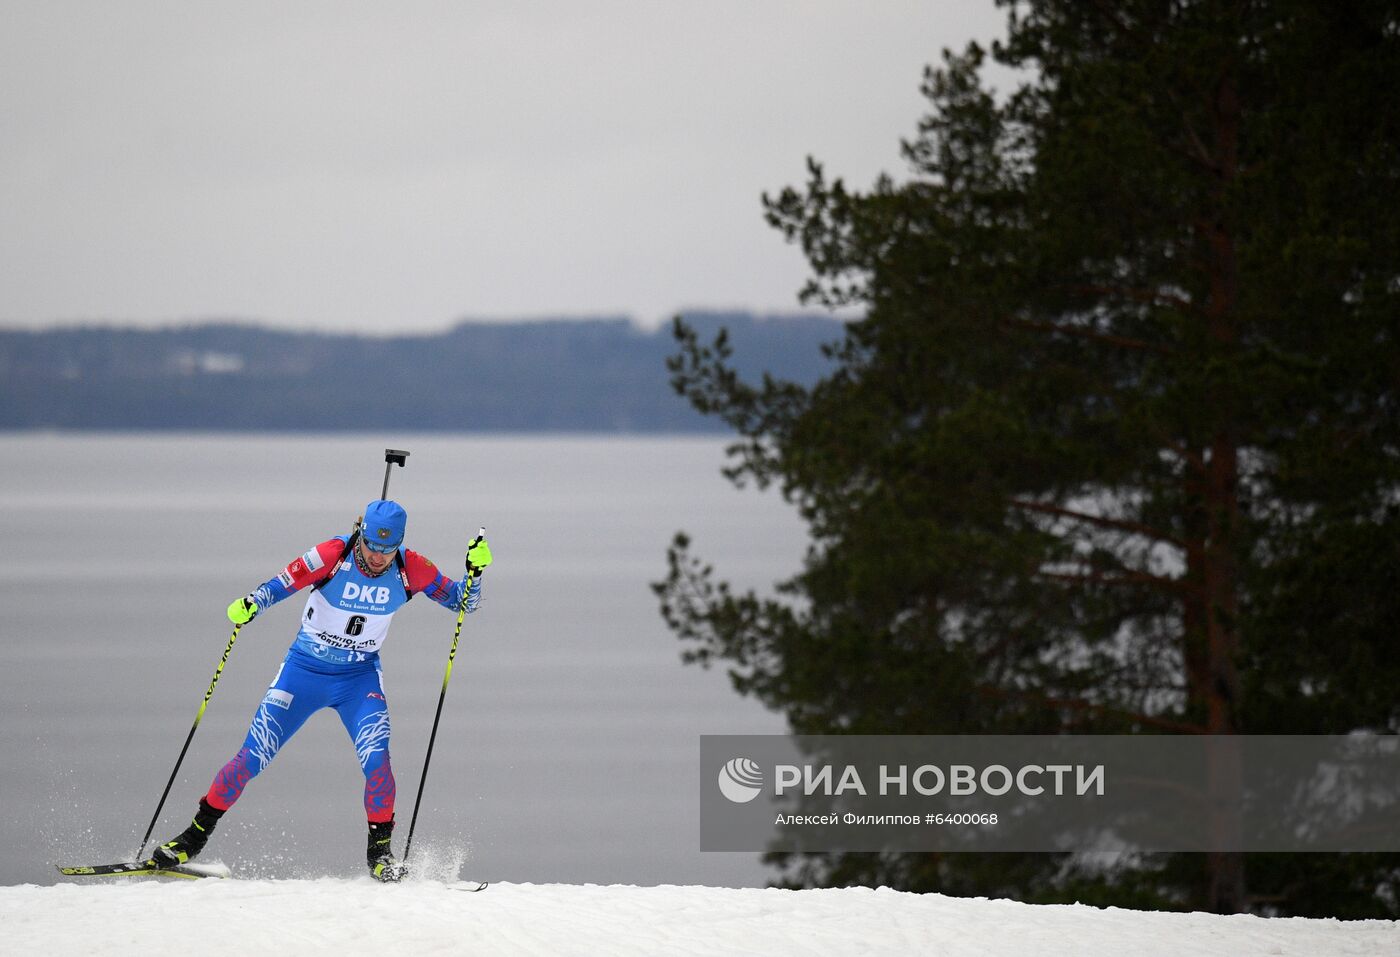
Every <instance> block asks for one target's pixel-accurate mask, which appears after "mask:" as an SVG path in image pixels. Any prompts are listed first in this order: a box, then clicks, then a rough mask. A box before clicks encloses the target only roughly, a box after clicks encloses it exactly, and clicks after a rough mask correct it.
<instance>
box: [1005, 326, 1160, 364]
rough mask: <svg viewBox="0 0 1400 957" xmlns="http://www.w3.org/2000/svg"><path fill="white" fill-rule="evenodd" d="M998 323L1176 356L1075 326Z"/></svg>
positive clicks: (1154, 346)
mask: <svg viewBox="0 0 1400 957" xmlns="http://www.w3.org/2000/svg"><path fill="white" fill-rule="evenodd" d="M1000 321H1001V324H1002V325H1003V326H1008V327H1010V328H1013V329H1027V330H1030V331H1032V332H1053V333H1059V334H1061V335H1066V336H1073V337H1075V338H1077V339H1087V340H1089V341H1090V342H1099V343H1103V344H1104V345H1110V346H1116V347H1117V348H1120V349H1130V350H1132V351H1134V352H1154V353H1156V354H1158V355H1163V356H1173V355H1176V350H1175V349H1171V348H1169V347H1167V346H1164V345H1162V344H1160V343H1156V342H1148V341H1146V340H1145V339H1132V338H1129V337H1127V336H1113V335H1109V334H1107V333H1103V332H1094V331H1093V330H1090V329H1080V328H1078V327H1076V326H1061V325H1057V324H1056V323H1053V322H1037V321H1036V320H1034V319H1002V320H1000Z"/></svg>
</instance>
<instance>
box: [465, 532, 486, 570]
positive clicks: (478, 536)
mask: <svg viewBox="0 0 1400 957" xmlns="http://www.w3.org/2000/svg"><path fill="white" fill-rule="evenodd" d="M485 537H486V526H485V525H483V526H481V527H480V528H478V529H477V530H476V538H473V539H472V540H471V544H470V545H468V546H467V574H468V575H470V574H471V573H472V561H471V553H472V549H473V548H475V547H476V546H477V545H480V544H481V540H482V539H483V538H485ZM478 574H480V572H478Z"/></svg>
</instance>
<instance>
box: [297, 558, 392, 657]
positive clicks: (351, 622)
mask: <svg viewBox="0 0 1400 957" xmlns="http://www.w3.org/2000/svg"><path fill="white" fill-rule="evenodd" d="M398 567H399V563H395V564H393V565H390V566H389V569H388V570H387V571H385V572H384V573H383V574H382V575H379V576H378V577H375V578H371V577H369V576H368V575H366V574H365V573H364V572H362V571H360V568H359V566H358V565H357V564H356V562H355V556H354V555H353V554H350V553H348V552H347V553H346V554H345V555H343V556H341V558H340V561H339V563H338V564H337V567H336V569H335V571H334V572H333V573H332V574H331V577H330V578H329V580H327V581H326V583H325V584H324V585H323V586H321V587H320V588H317V589H315V590H313V591H312V592H311V594H310V596H308V597H307V599H306V608H305V609H303V610H302V613H301V628H300V630H299V631H298V632H297V637H296V641H294V642H293V643H292V644H293V647H295V648H299V649H301V650H302V651H304V652H306V653H307V654H309V655H311V656H312V657H314V658H316V659H318V660H320V661H327V662H331V663H334V664H354V663H358V662H362V661H370V660H373V659H374V658H375V657H377V656H378V654H379V649H380V647H381V646H382V645H383V644H384V639H385V637H386V636H387V635H388V633H389V622H390V620H391V619H393V617H394V612H396V611H398V610H399V608H400V607H402V606H403V603H404V602H406V601H408V599H409V593H408V586H407V584H406V583H405V581H404V579H403V576H402V574H401V573H400V572H399V571H398Z"/></svg>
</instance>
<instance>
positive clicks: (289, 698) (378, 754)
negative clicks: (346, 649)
mask: <svg viewBox="0 0 1400 957" xmlns="http://www.w3.org/2000/svg"><path fill="white" fill-rule="evenodd" d="M304 657H305V656H303V655H301V654H300V653H299V652H297V651H292V652H291V653H290V654H288V655H287V658H286V660H285V661H283V662H282V667H281V668H279V669H278V671H277V677H275V678H273V679H272V685H271V686H270V687H269V688H268V689H267V695H266V696H265V697H264V698H263V701H262V704H260V705H258V710H257V711H256V712H255V713H254V715H253V723H252V724H251V725H250V726H249V728H248V736H247V737H246V738H244V740H243V747H242V748H240V749H239V751H238V753H237V754H235V755H234V756H233V758H232V760H230V761H229V762H228V764H225V765H224V766H223V768H222V769H221V770H220V771H219V773H218V774H216V775H215V776H214V783H213V784H212V785H210V787H209V793H208V794H207V795H206V796H205V800H207V801H208V802H209V803H210V804H211V805H213V806H214V807H216V808H221V809H224V810H227V809H228V808H230V807H232V806H233V803H234V802H235V801H237V800H238V797H239V795H241V794H242V793H243V788H244V787H245V786H247V784H248V782H249V781H251V780H252V779H253V778H254V777H255V776H256V775H257V774H258V773H259V772H260V771H262V770H263V769H264V768H266V767H267V766H268V765H269V764H271V763H272V759H273V758H274V757H276V756H277V752H278V750H279V749H280V748H281V747H282V745H284V744H286V743H287V741H288V739H290V738H291V736H292V735H294V734H296V733H297V730H298V729H299V728H301V726H302V725H303V724H305V723H306V719H307V718H309V717H311V715H313V714H314V713H316V712H317V711H320V710H321V709H322V708H334V709H335V710H336V712H337V713H338V714H339V715H340V721H341V723H342V724H344V725H345V730H346V731H347V732H349V734H350V738H351V740H352V741H354V742H355V751H356V753H357V754H358V755H359V758H360V768H361V770H363V771H364V772H365V815H366V816H367V817H368V818H369V820H370V821H371V822H379V821H388V820H392V819H393V817H394V792H395V788H394V771H393V769H392V767H390V764H389V702H388V701H387V700H386V699H385V697H384V684H383V681H382V679H381V677H380V673H379V661H378V660H377V659H376V660H374V661H372V662H365V663H364V664H362V665H356V666H345V665H340V666H336V665H324V664H321V663H320V662H316V661H314V660H313V661H303V660H302V659H303V658H304ZM328 669H334V670H333V671H330V670H328Z"/></svg>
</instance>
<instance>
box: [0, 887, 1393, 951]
mask: <svg viewBox="0 0 1400 957" xmlns="http://www.w3.org/2000/svg"><path fill="white" fill-rule="evenodd" d="M462 886H465V885H457V884H450V883H449V884H443V883H438V882H433V881H426V880H424V881H418V882H411V883H405V884H402V885H398V886H385V885H379V884H376V883H374V882H373V881H371V880H370V879H369V878H368V877H365V878H358V879H353V880H351V879H338V880H337V879H322V880H314V881H265V880H246V881H244V880H229V881H219V880H205V881H191V882H184V881H179V882H164V881H153V880H139V881H132V880H130V879H127V882H126V883H108V884H102V885H93V884H76V883H68V884H60V885H56V886H51V887H38V886H35V885H23V886H18V887H0V953H2V954H6V955H9V954H41V953H42V954H51V955H67V954H91V953H103V954H142V955H159V954H176V953H195V954H200V955H201V957H217V955H224V954H229V955H233V954H237V955H246V954H258V953H267V954H285V955H295V957H308V955H319V954H325V955H334V957H350V955H356V954H390V953H401V954H413V955H420V954H490V955H511V954H527V955H554V954H579V955H590V957H591V955H633V954H636V955H648V957H652V955H667V954H696V955H704V957H715V955H724V954H765V955H781V954H803V955H807V954H839V955H848V954H896V955H906V954H918V955H939V957H972V955H977V957H1056V955H1066V957H1069V955H1074V957H1114V955H1123V957H1158V955H1160V957H1213V955H1220V957H1227V955H1228V957H1251V955H1256V954H1257V955H1286V957H1331V955H1338V957H1340V955H1377V957H1379V955H1387V957H1394V955H1396V954H1400V925H1397V923H1396V922H1392V921H1358V922H1341V921H1335V920H1302V919H1296V918H1294V919H1287V920H1265V919H1261V918H1257V917H1248V916H1238V917H1218V916H1214V915H1209V914H1157V913H1138V912H1133V911H1126V910H1116V909H1108V910H1100V909H1095V908H1091V907H1083V906H1077V905H1076V906H1031V905H1027V904H1018V903H1013V902H1009V901H991V900H985V899H975V900H973V899H959V898H950V897H940V896H938V895H918V894H907V893H901V892H897V891H891V890H885V889H881V890H869V889H864V888H858V889H848V890H807V891H783V890H771V889H770V890H760V889H727V888H715V887H675V886H661V887H631V886H599V885H593V884H588V885H582V886H579V885H568V884H500V885H494V886H492V887H490V888H488V889H487V890H485V891H483V892H482V893H479V894H469V893H463V892H461V891H460V889H454V888H461V887H462ZM182 942H183V943H184V944H186V945H188V946H181V943H182Z"/></svg>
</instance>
